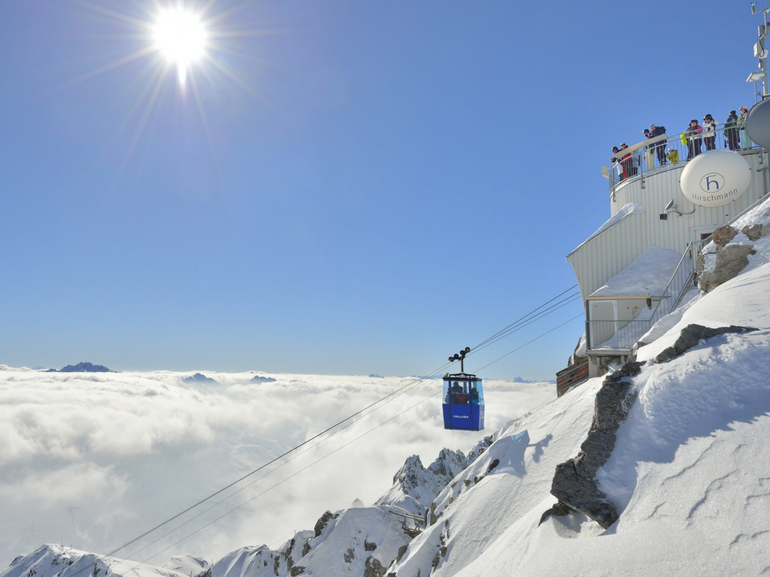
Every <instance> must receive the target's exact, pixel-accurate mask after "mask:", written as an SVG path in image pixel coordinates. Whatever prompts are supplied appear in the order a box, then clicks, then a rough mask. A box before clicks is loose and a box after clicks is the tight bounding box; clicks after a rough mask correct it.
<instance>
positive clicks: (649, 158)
mask: <svg viewBox="0 0 770 577" xmlns="http://www.w3.org/2000/svg"><path fill="white" fill-rule="evenodd" d="M644 137H645V138H648V139H649V138H652V134H650V130H649V129H648V128H645V129H644ZM644 164H646V165H647V170H652V169H653V168H655V145H653V144H649V145H647V146H645V147H644Z"/></svg>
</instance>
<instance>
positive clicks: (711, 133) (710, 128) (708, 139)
mask: <svg viewBox="0 0 770 577" xmlns="http://www.w3.org/2000/svg"><path fill="white" fill-rule="evenodd" d="M702 128H703V142H704V143H705V144H706V152H708V151H709V150H714V149H715V148H716V147H717V144H716V141H717V123H716V122H715V121H714V117H713V116H711V115H710V114H707V115H706V116H704V117H703V127H702Z"/></svg>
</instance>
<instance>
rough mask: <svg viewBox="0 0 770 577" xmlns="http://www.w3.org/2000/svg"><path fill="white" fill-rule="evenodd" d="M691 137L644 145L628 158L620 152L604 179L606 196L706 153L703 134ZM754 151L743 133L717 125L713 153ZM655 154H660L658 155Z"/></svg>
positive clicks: (673, 138)
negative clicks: (629, 182) (640, 179)
mask: <svg viewBox="0 0 770 577" xmlns="http://www.w3.org/2000/svg"><path fill="white" fill-rule="evenodd" d="M695 137H696V138H692V139H690V138H687V137H682V136H681V135H680V134H678V135H669V138H668V140H666V141H661V142H660V143H653V144H651V145H647V144H644V146H642V147H640V148H636V149H635V150H633V151H632V152H631V156H630V158H623V154H624V150H625V149H624V150H621V151H620V152H618V153H617V155H616V158H620V160H619V161H618V162H615V163H613V164H612V165H611V166H610V167H609V169H607V174H606V176H607V178H608V179H609V181H610V193H613V192H614V191H615V188H617V187H618V186H620V185H622V184H624V183H626V182H627V181H631V180H637V179H639V178H644V176H645V175H646V174H649V173H652V172H655V171H660V170H665V169H668V168H671V167H672V166H677V165H681V164H682V163H684V162H687V161H688V160H689V159H690V158H694V157H695V156H697V155H698V154H700V153H702V152H706V149H707V146H706V142H705V140H704V139H703V134H698V135H695ZM683 141H684V142H683ZM643 143H644V141H643ZM637 144H642V143H637ZM635 146H637V145H634V146H632V147H631V148H632V149H633V148H634V147H635ZM756 148H759V147H758V146H757V145H756V144H754V143H753V142H752V141H751V139H750V138H749V136H748V134H746V131H745V130H741V129H738V128H728V129H725V127H724V125H723V124H722V125H717V127H716V131H715V133H714V149H717V150H723V149H728V150H737V151H740V150H751V149H756ZM659 150H662V151H663V152H662V153H660V152H658V151H659ZM626 154H627V153H626ZM661 160H662V161H663V162H661Z"/></svg>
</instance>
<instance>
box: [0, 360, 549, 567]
mask: <svg viewBox="0 0 770 577" xmlns="http://www.w3.org/2000/svg"><path fill="white" fill-rule="evenodd" d="M189 374H192V373H189ZM189 374H188V373H171V372H166V371H159V372H153V373H104V374H98V375H94V374H83V373H79V374H62V373H37V372H30V371H12V370H9V369H7V370H4V371H2V372H0V508H1V509H2V510H3V511H4V515H3V516H2V518H1V519H0V542H1V543H2V545H0V564H2V563H3V561H4V562H5V563H9V562H10V561H11V560H12V559H13V558H14V557H15V556H16V555H18V554H21V553H25V552H27V551H29V550H31V549H33V548H35V547H37V546H38V545H40V544H41V543H44V542H63V543H64V544H67V545H73V546H75V547H78V548H81V549H86V550H92V551H96V552H101V553H106V552H107V551H109V550H111V549H113V548H115V547H116V546H117V545H120V544H122V543H124V542H127V541H129V540H130V539H132V538H133V537H135V536H136V535H138V534H140V533H142V532H144V531H145V530H147V529H148V528H149V527H152V526H154V525H156V524H157V523H159V522H160V521H162V520H164V519H166V518H168V517H170V516H172V515H174V514H176V513H178V512H179V511H181V510H183V509H184V508H186V507H187V506H189V505H191V504H192V503H195V502H197V501H198V500H199V499H201V498H202V497H204V496H206V495H208V494H210V493H212V492H213V491H215V490H218V489H220V488H221V487H223V486H225V485H227V484H228V483H230V482H232V481H234V480H235V479H237V478H238V477H240V476H242V475H244V474H246V473H248V472H249V471H252V470H254V469H256V468H257V467H259V466H261V465H262V464H264V463H266V462H267V461H269V460H271V459H272V458H274V457H275V456H277V455H280V454H281V453H283V452H284V451H285V450H287V449H288V448H290V447H293V446H295V445H297V444H298V443H301V442H303V441H305V440H307V439H308V438H310V437H311V436H313V435H314V434H316V433H318V432H320V431H322V430H324V429H326V428H327V427H328V426H330V425H332V424H334V423H336V422H338V421H340V420H342V419H343V418H345V417H347V416H348V415H350V414H353V413H355V412H357V411H359V410H360V409H361V408H363V407H365V406H367V405H369V404H371V403H373V402H375V401H376V400H378V399H380V398H382V397H385V396H386V395H388V394H390V393H392V392H394V391H395V390H397V389H399V388H400V387H403V386H404V385H407V384H409V383H412V382H416V381H415V380H414V379H400V378H385V379H370V378H368V377H346V376H334V377H328V376H312V375H273V376H274V377H275V378H276V382H272V383H250V382H249V381H250V379H251V377H252V376H253V375H252V374H250V373H239V374H217V373H206V374H207V376H210V377H212V378H214V379H216V380H217V381H218V382H219V384H218V385H202V384H190V383H184V382H183V381H182V379H183V378H184V377H186V376H189ZM440 386H441V381H440V380H434V381H427V382H425V383H422V384H417V386H416V387H415V388H414V389H412V390H410V391H409V392H407V393H406V394H404V395H402V396H398V397H396V398H394V399H392V400H391V401H390V402H388V403H387V404H385V405H384V406H382V407H381V408H380V410H377V411H375V412H373V413H371V414H370V415H368V416H366V417H364V418H363V419H361V420H358V421H356V422H353V423H352V424H350V425H349V426H348V427H347V428H345V429H343V430H341V431H339V432H338V433H337V434H336V435H334V436H333V437H331V438H328V439H326V440H325V441H324V442H323V443H321V444H316V443H315V442H314V443H311V444H309V445H308V446H306V447H303V449H301V450H300V451H298V454H295V455H292V459H293V460H291V461H289V462H288V463H285V464H284V465H283V466H281V467H280V468H278V469H276V470H275V471H274V472H272V473H270V474H269V475H268V476H266V477H265V478H263V479H261V480H258V481H257V482H255V483H254V484H252V485H251V486H249V487H247V488H245V489H243V490H242V491H241V492H240V493H238V494H237V495H235V496H234V497H233V498H232V499H230V500H227V501H226V502H224V503H222V504H221V505H219V506H217V507H215V508H213V509H212V510H211V511H209V512H207V513H204V514H203V515H201V516H200V517H198V518H196V519H194V520H193V521H191V522H189V524H188V525H186V526H184V527H182V528H181V529H179V531H177V532H175V533H174V534H173V535H170V536H169V537H168V538H166V539H162V540H161V541H160V542H159V543H157V544H154V545H152V546H151V547H149V548H148V549H147V550H145V551H143V552H141V553H140V554H138V555H137V556H136V557H135V558H136V559H137V560H144V559H145V558H147V557H148V556H149V555H150V554H151V553H152V552H156V551H158V550H160V549H162V548H164V547H165V546H167V545H168V544H170V543H173V542H175V541H176V540H179V539H181V538H182V537H184V536H185V535H187V534H189V533H191V532H192V531H194V530H196V529H199V528H200V527H202V526H203V525H205V524H207V523H209V522H211V521H212V520H213V519H215V518H216V517H217V516H219V515H222V514H223V513H225V512H226V511H228V510H230V509H232V508H233V507H235V506H237V505H240V504H242V507H241V508H240V509H238V510H237V511H236V512H235V513H233V514H231V515H228V516H227V517H225V518H224V519H223V520H221V521H219V522H216V523H214V524H212V525H211V526H210V527H207V528H206V529H203V530H202V531H200V532H199V533H197V534H196V535H194V536H193V537H190V538H189V539H187V540H186V541H184V542H183V543H182V544H180V545H178V546H175V547H173V548H172V549H170V550H169V551H167V552H164V553H163V554H161V555H159V556H158V558H157V559H153V562H160V563H162V562H163V561H165V559H167V558H168V557H169V556H170V555H171V554H173V553H179V552H189V553H194V554H196V555H200V556H204V557H207V558H209V559H212V558H214V557H216V556H219V555H222V554H224V553H226V552H228V551H230V550H232V549H235V548H236V547H239V546H242V545H248V544H252V545H253V544H261V543H267V544H268V545H270V546H276V545H278V544H280V543H281V542H282V541H283V540H284V539H286V538H289V537H291V536H292V534H293V531H295V530H301V529H308V528H312V527H313V524H314V523H315V520H316V519H317V518H318V517H319V516H320V515H321V514H322V513H323V512H324V511H325V510H326V509H331V510H336V509H340V508H344V507H348V506H350V504H351V503H352V501H353V500H354V499H355V498H360V499H361V500H362V501H363V502H364V503H366V504H369V503H371V502H373V501H375V500H376V499H377V498H378V497H379V496H381V495H382V494H383V493H384V492H385V491H386V490H387V489H388V488H389V487H390V485H391V479H392V476H393V474H394V473H395V472H396V471H397V470H398V468H399V467H400V466H401V465H402V464H403V462H404V460H405V459H406V458H407V457H408V456H410V455H412V454H420V455H421V457H422V459H423V461H424V462H425V464H426V465H427V464H428V463H430V462H431V461H432V460H433V459H434V458H435V457H436V455H437V454H438V451H439V450H440V449H441V448H442V447H444V446H448V447H451V448H459V449H462V450H464V451H467V450H468V449H470V448H471V447H472V446H473V445H474V444H475V442H476V441H477V440H478V439H479V438H481V437H483V436H484V435H485V434H490V433H491V432H493V431H494V430H495V429H496V428H499V427H500V426H501V425H502V424H503V423H504V422H506V421H508V420H510V419H512V418H515V417H517V416H519V415H521V414H523V413H524V412H526V411H527V410H529V409H530V408H532V407H533V406H535V405H536V404H539V403H540V402H542V401H544V400H545V399H546V398H549V397H551V396H553V389H554V387H553V386H552V385H547V384H546V385H531V384H520V383H515V384H512V383H503V382H490V383H488V389H487V403H488V408H487V430H486V431H483V432H478V433H467V432H458V431H445V430H444V429H443V425H442V422H441V410H440V395H435V396H432V397H431V395H433V394H434V393H436V392H437V391H438V390H439V389H440ZM425 399H427V400H425ZM421 401H423V402H421ZM418 403H419V404H418ZM415 404H417V406H416V407H414V408H412V409H409V408H410V407H412V406H413V405H415ZM402 411H407V412H405V413H404V414H403V415H402V416H400V417H396V418H394V419H392V420H390V419H391V418H393V417H394V416H395V415H397V414H398V413H401V412H402ZM378 425H379V427H378V428H376V429H374V427H377V426H378ZM372 429H374V430H372ZM369 431H371V432H369ZM359 437H360V438H359ZM344 445H347V446H344ZM337 449H339V450H338V451H337ZM303 451H304V452H303ZM335 451H336V452H335ZM315 461H318V462H317V463H315V464H313V463H314V462H315ZM308 467H309V468H308ZM305 468H307V470H304V471H301V470H302V469H305ZM271 469H272V467H271ZM266 472H267V471H263V472H261V473H258V474H256V475H254V476H253V477H252V478H250V479H249V482H250V481H253V480H256V479H258V478H259V477H261V476H262V475H263V474H264V473H266ZM244 484H245V483H244ZM276 484H277V486H275V487H274V488H273V486H274V485H276ZM265 491H267V492H265ZM231 492H232V491H229V492H228V493H227V494H230V493H231ZM262 492H265V493H264V494H263V495H261V496H260V493H262ZM224 496H225V495H222V496H220V497H217V498H215V499H213V500H212V501H211V502H210V503H207V504H206V505H205V506H204V508H206V507H209V506H211V505H214V504H215V503H217V502H218V501H220V500H221V499H222V497H224ZM186 519H189V516H187V517H185V518H184V519H180V521H177V522H174V523H172V524H170V525H169V528H171V527H175V526H177V525H178V524H179V523H180V522H183V521H184V520H186ZM153 538H154V537H153ZM150 541H152V539H149V540H147V539H145V540H144V541H143V542H142V544H141V545H140V546H144V545H146V544H147V543H149V542H150ZM133 550H135V548H133V549H129V551H133ZM123 553H126V552H125V551H124V552H121V554H123ZM121 554H119V556H120V555H121Z"/></svg>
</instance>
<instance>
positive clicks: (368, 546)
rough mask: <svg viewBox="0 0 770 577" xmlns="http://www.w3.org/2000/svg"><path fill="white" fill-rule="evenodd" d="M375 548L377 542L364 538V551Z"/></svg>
mask: <svg viewBox="0 0 770 577" xmlns="http://www.w3.org/2000/svg"><path fill="white" fill-rule="evenodd" d="M376 548H377V543H372V542H371V541H367V540H366V539H364V550H365V551H374V550H375V549H376Z"/></svg>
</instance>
